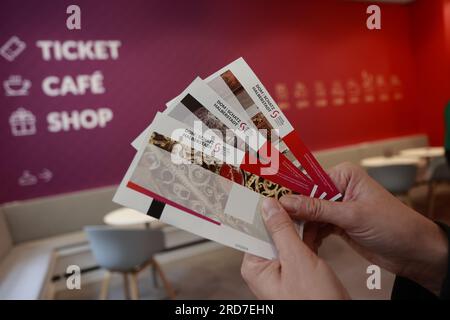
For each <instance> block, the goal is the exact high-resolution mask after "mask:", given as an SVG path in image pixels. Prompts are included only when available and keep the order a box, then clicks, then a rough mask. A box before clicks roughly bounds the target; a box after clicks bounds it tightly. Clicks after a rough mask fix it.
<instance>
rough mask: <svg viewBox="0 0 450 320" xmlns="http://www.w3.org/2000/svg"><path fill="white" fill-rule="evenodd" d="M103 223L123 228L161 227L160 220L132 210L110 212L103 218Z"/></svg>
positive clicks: (122, 209)
mask: <svg viewBox="0 0 450 320" xmlns="http://www.w3.org/2000/svg"><path fill="white" fill-rule="evenodd" d="M103 222H104V223H105V224H107V225H110V226H123V227H125V226H136V225H137V226H138V225H145V227H146V228H150V227H151V226H152V225H158V226H161V224H158V222H159V221H158V219H155V218H153V217H152V216H149V215H146V214H143V213H140V212H138V211H136V210H133V209H130V208H120V209H117V210H114V211H111V212H109V213H108V214H107V215H105V216H104V217H103Z"/></svg>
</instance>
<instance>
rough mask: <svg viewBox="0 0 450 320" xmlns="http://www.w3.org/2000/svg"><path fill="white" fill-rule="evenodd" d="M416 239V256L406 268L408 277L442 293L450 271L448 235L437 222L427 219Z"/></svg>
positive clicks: (437, 292) (405, 271) (405, 272)
mask: <svg viewBox="0 0 450 320" xmlns="http://www.w3.org/2000/svg"><path fill="white" fill-rule="evenodd" d="M416 239H417V241H414V242H415V244H416V246H415V248H413V250H414V258H413V259H412V260H413V261H411V263H410V264H408V267H407V268H405V269H404V274H402V276H404V277H407V278H409V279H411V280H413V281H414V282H416V283H418V284H419V285H421V286H422V287H424V288H426V289H428V290H429V291H431V292H433V293H434V294H436V295H439V294H440V291H441V287H442V284H443V282H444V279H445V277H446V275H447V271H448V254H449V252H448V250H449V245H448V237H447V234H446V233H445V232H444V230H442V228H441V227H439V225H437V224H436V223H434V222H432V221H429V220H427V226H426V228H424V229H423V230H420V231H419V233H418V234H417V237H416Z"/></svg>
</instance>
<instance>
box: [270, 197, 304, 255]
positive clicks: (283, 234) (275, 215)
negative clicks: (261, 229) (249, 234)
mask: <svg viewBox="0 0 450 320" xmlns="http://www.w3.org/2000/svg"><path fill="white" fill-rule="evenodd" d="M262 216H263V220H264V223H265V225H266V229H267V231H268V232H269V234H270V235H271V237H272V240H273V242H274V244H275V247H276V248H277V249H278V253H279V256H280V258H283V257H288V256H290V255H292V254H293V252H296V251H298V250H299V249H300V250H309V249H308V248H307V246H306V245H305V244H304V243H303V241H301V239H300V237H299V235H298V233H297V231H296V229H295V226H294V222H293V221H292V219H291V217H289V215H288V213H287V212H286V210H285V209H284V208H283V207H282V206H281V205H280V203H279V202H278V201H277V200H276V199H273V198H266V199H264V202H263V205H262Z"/></svg>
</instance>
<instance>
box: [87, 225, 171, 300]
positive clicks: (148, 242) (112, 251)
mask: <svg viewBox="0 0 450 320" xmlns="http://www.w3.org/2000/svg"><path fill="white" fill-rule="evenodd" d="M85 231H86V234H87V236H88V239H89V242H90V245H91V249H92V252H93V255H94V257H95V259H96V260H97V263H98V264H99V265H100V266H101V267H102V268H105V269H107V270H108V271H107V273H106V275H105V278H104V281H103V284H102V289H101V293H100V299H106V298H107V295H108V288H109V282H110V278H111V272H120V273H122V274H123V279H124V289H125V297H126V298H127V299H128V297H129V288H128V276H130V278H131V281H130V287H131V298H132V299H139V290H138V282H137V275H138V273H140V272H141V271H142V270H144V269H145V268H147V267H149V266H153V267H154V272H155V271H157V272H158V273H159V275H160V277H161V280H162V282H163V284H164V287H165V289H166V292H167V294H168V296H169V297H170V298H171V299H173V298H175V292H174V290H173V289H172V286H171V284H170V283H169V281H168V280H167V278H166V276H165V274H164V272H163V270H162V269H161V267H160V265H159V264H158V262H157V261H156V260H155V259H154V257H153V256H154V255H155V254H156V253H158V252H160V251H162V250H163V249H164V234H163V232H162V231H161V230H158V229H143V230H141V229H117V228H111V227H107V226H88V227H85Z"/></svg>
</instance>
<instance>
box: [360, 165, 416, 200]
mask: <svg viewBox="0 0 450 320" xmlns="http://www.w3.org/2000/svg"><path fill="white" fill-rule="evenodd" d="M418 164H419V160H418V159H416V158H408V157H401V156H392V157H372V158H366V159H363V160H362V161H361V165H362V166H363V167H365V168H366V170H367V173H368V174H369V175H370V176H371V177H372V178H373V179H375V180H376V181H377V182H378V183H379V184H381V185H382V186H383V187H384V188H385V189H386V190H388V191H389V192H391V193H392V194H394V195H395V196H398V197H400V198H402V199H403V200H404V201H405V203H406V204H407V205H408V206H412V203H411V200H410V198H409V191H410V190H411V188H412V187H413V186H414V185H415V183H416V179H417V169H418Z"/></svg>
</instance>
